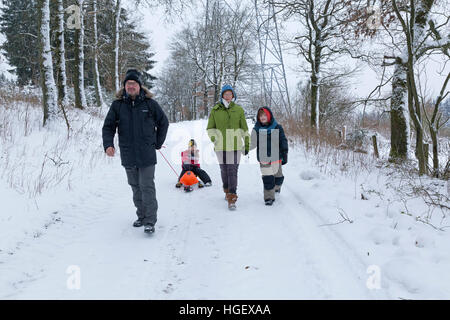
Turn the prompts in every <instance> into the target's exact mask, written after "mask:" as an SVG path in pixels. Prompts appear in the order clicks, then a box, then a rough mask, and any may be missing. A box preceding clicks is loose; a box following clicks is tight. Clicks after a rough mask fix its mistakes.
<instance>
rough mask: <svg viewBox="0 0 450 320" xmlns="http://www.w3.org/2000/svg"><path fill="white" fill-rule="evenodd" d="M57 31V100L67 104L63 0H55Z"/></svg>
mask: <svg viewBox="0 0 450 320" xmlns="http://www.w3.org/2000/svg"><path fill="white" fill-rule="evenodd" d="M56 20H57V28H58V29H57V31H56V39H55V62H56V83H57V87H58V101H59V103H62V104H63V105H67V103H68V97H67V74H66V50H65V41H64V32H65V31H64V4H63V0H57V13H56Z"/></svg>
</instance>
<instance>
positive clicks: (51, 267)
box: [0, 121, 391, 299]
mask: <svg viewBox="0 0 450 320" xmlns="http://www.w3.org/2000/svg"><path fill="white" fill-rule="evenodd" d="M203 126H205V123H204V122H202V121H197V122H192V123H191V124H189V123H182V124H172V125H171V127H170V129H169V134H168V139H167V141H166V142H167V143H166V145H167V148H166V149H164V150H163V152H164V154H165V155H166V156H167V157H168V158H169V159H172V158H173V160H174V162H175V160H177V161H179V159H176V155H177V154H179V152H181V151H182V150H183V148H184V147H185V145H186V144H187V141H188V139H189V138H191V137H193V138H195V139H196V140H197V141H198V142H200V143H199V148H200V150H202V148H203V149H208V150H209V152H211V151H212V149H211V148H212V146H211V144H208V140H207V136H206V133H205V132H204V130H203ZM177 130H178V133H177V132H176V131H177ZM202 131H203V132H202ZM180 132H184V134H182V135H183V136H184V138H183V139H180ZM172 155H175V156H174V157H173V156H172ZM252 157H255V154H254V151H253V152H251V153H250V159H249V158H244V159H243V162H242V164H241V166H240V170H239V185H238V195H239V199H238V201H237V206H238V208H237V210H236V211H229V210H228V209H227V205H226V201H224V199H223V197H224V194H223V192H222V188H221V181H220V172H219V167H218V165H217V164H215V163H208V162H211V161H204V162H201V163H202V168H204V169H205V170H206V171H207V172H208V173H209V174H210V176H211V178H212V180H213V186H211V187H209V188H204V189H197V188H195V190H194V191H193V192H191V193H184V192H183V191H182V190H180V189H175V188H174V184H175V182H176V177H175V174H174V173H173V172H172V170H171V168H170V167H169V166H168V165H167V163H165V161H164V159H163V158H162V157H161V156H160V155H158V165H157V169H156V188H157V198H158V202H159V211H158V223H157V225H156V232H155V234H153V235H150V236H149V235H147V234H144V232H143V228H134V227H132V222H133V221H134V220H135V218H136V216H135V214H134V211H135V209H134V207H133V203H132V194H131V189H130V187H129V186H128V184H127V182H126V175H125V170H124V169H123V168H122V167H121V165H120V159H119V157H118V156H116V157H115V158H114V159H106V157H105V159H104V161H103V163H102V165H101V166H99V168H98V169H97V170H96V171H95V173H93V174H90V175H89V176H88V177H87V178H86V179H85V180H84V182H83V185H79V186H76V187H74V190H73V191H69V192H70V193H71V197H70V201H68V202H66V203H65V205H64V207H61V209H60V210H59V211H58V212H57V213H55V216H57V217H58V218H57V219H55V221H54V223H53V224H51V225H50V226H49V227H48V228H47V229H45V230H43V231H42V234H40V235H38V236H37V237H35V238H34V239H33V240H32V241H25V242H23V243H22V244H21V246H20V248H19V249H17V250H16V251H15V252H10V254H6V253H5V252H3V253H2V254H1V255H0V275H1V277H0V298H2V299H380V298H381V299H389V298H391V297H390V296H389V295H388V293H387V291H385V290H370V289H369V288H368V287H367V285H366V282H367V279H368V278H369V275H368V274H367V267H368V266H369V265H368V264H367V262H366V261H365V260H364V259H363V258H362V254H361V253H360V252H357V251H356V249H355V247H354V246H352V245H350V244H349V243H347V242H346V241H345V240H344V239H343V238H342V237H340V236H339V234H338V233H336V232H335V231H333V228H330V227H321V226H320V225H322V224H325V223H327V222H329V221H328V220H326V219H324V218H323V217H322V216H321V212H320V210H319V209H315V207H317V204H315V203H309V202H308V199H305V197H304V196H302V192H301V190H302V187H301V186H299V185H298V179H296V178H297V177H298V175H299V172H298V165H302V164H301V163H296V164H295V165H290V164H288V165H286V166H284V167H283V169H284V175H285V176H286V178H285V185H284V186H283V188H282V192H281V194H280V195H279V196H278V198H277V200H276V202H275V203H274V205H273V206H272V207H267V206H265V205H264V202H263V199H262V188H263V187H262V181H261V177H260V171H259V167H258V165H257V164H255V163H254V162H253V161H254V160H253V161H252ZM291 159H295V158H294V157H291ZM291 161H292V160H291ZM296 161H298V160H296ZM173 165H174V167H175V169H176V170H179V168H180V165H179V163H178V164H173ZM77 281H79V282H77ZM77 284H79V287H77Z"/></svg>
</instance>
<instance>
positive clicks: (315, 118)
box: [311, 72, 319, 133]
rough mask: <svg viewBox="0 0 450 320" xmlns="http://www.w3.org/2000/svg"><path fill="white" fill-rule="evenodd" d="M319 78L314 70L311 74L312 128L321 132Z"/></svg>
mask: <svg viewBox="0 0 450 320" xmlns="http://www.w3.org/2000/svg"><path fill="white" fill-rule="evenodd" d="M318 82H319V79H318V77H317V76H316V74H315V73H314V72H313V74H312V75H311V129H315V131H316V133H318V132H319V84H318Z"/></svg>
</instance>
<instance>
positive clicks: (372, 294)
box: [283, 184, 390, 299]
mask: <svg viewBox="0 0 450 320" xmlns="http://www.w3.org/2000/svg"><path fill="white" fill-rule="evenodd" d="M283 188H284V189H287V190H288V192H289V194H290V195H291V196H292V197H294V198H295V199H296V200H297V202H298V204H299V207H303V208H304V210H302V212H304V213H306V216H305V215H302V219H307V220H306V221H308V224H309V226H310V227H311V228H315V229H316V230H317V232H315V233H314V235H315V239H316V240H321V241H322V242H323V243H328V245H329V250H328V252H330V254H332V255H333V256H334V257H335V258H336V261H339V262H340V264H341V265H342V266H343V268H344V267H345V266H347V267H348V268H349V269H350V271H351V272H350V274H351V275H353V279H354V281H355V283H359V284H360V285H359V286H360V287H361V288H362V291H361V292H362V294H364V295H365V296H366V297H367V298H368V299H390V297H389V295H388V294H387V292H376V291H374V290H370V289H368V288H367V287H366V286H365V283H366V280H367V278H368V275H367V273H366V270H367V267H368V265H367V264H366V263H365V262H364V261H363V259H362V258H361V257H360V256H358V255H357V254H356V253H355V249H354V248H353V247H351V246H350V245H349V244H348V243H347V242H346V241H345V240H344V239H343V238H342V236H340V235H339V233H338V232H337V231H335V230H333V229H332V228H330V227H328V228H327V229H323V230H324V231H323V232H321V231H320V227H319V225H323V224H327V223H329V222H327V221H325V219H324V218H323V217H322V215H321V214H320V213H319V212H318V211H317V210H315V209H314V208H313V207H312V206H311V205H309V204H308V203H307V202H306V201H305V200H304V199H303V197H301V196H300V195H299V194H298V193H297V192H295V191H294V190H293V188H292V187H290V186H289V185H287V184H284V185H283ZM284 193H285V192H284ZM289 209H290V210H289V214H290V216H291V218H292V221H293V222H296V223H297V224H298V225H299V226H301V222H300V221H299V214H298V211H297V213H296V212H295V211H296V210H295V209H294V208H289ZM303 221H305V220H303ZM311 236H313V235H311ZM331 248H332V249H331ZM343 257H348V259H343ZM350 257H351V258H350ZM350 278H352V276H349V279H350ZM355 289H357V288H355ZM356 298H358V296H356ZM358 299H359V298H358Z"/></svg>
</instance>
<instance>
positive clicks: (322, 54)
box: [269, 0, 356, 133]
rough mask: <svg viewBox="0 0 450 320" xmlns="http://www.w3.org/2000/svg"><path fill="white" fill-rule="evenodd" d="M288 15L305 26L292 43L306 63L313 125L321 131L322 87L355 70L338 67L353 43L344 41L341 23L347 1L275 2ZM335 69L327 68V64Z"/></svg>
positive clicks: (270, 0)
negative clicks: (339, 60) (320, 104)
mask: <svg viewBox="0 0 450 320" xmlns="http://www.w3.org/2000/svg"><path fill="white" fill-rule="evenodd" d="M269 2H271V3H273V4H274V5H275V7H276V8H278V9H279V12H280V13H284V14H285V16H286V17H287V18H289V17H295V18H296V21H298V22H299V23H300V24H301V26H302V27H303V28H302V30H301V32H300V34H298V35H297V36H296V37H295V41H293V42H292V43H293V44H294V45H295V46H296V47H297V49H298V52H299V54H300V56H302V57H303V58H304V59H305V61H306V62H307V67H306V68H305V71H306V72H307V73H308V74H309V77H310V81H309V83H310V86H311V89H310V90H309V93H310V95H311V97H310V126H311V128H312V129H315V132H316V133H318V132H319V122H320V120H319V116H320V106H319V101H320V87H321V85H324V84H325V83H326V82H327V81H330V82H333V81H334V80H335V79H337V78H339V77H343V76H346V75H349V74H351V73H352V71H355V70H356V68H355V69H353V70H352V69H351V68H350V69H349V68H344V69H343V70H339V68H338V67H336V65H337V60H338V59H339V58H340V57H342V56H344V55H348V54H349V53H350V50H349V48H350V46H349V44H348V42H347V41H343V34H342V33H341V31H340V26H341V25H342V24H343V23H344V22H345V21H344V17H345V15H346V12H347V9H348V8H347V5H348V1H343V0H297V1H272V0H269ZM327 65H328V66H332V69H331V70H330V69H328V70H327V69H326V66H327Z"/></svg>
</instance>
